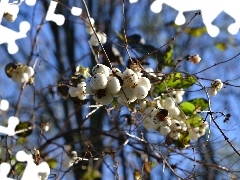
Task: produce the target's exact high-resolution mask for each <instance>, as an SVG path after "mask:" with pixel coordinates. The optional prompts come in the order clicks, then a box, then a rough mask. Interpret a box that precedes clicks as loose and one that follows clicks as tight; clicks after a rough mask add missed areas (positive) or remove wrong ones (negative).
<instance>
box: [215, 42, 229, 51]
mask: <svg viewBox="0 0 240 180" xmlns="http://www.w3.org/2000/svg"><path fill="white" fill-rule="evenodd" d="M215 47H216V48H217V49H218V50H219V51H225V50H226V49H227V45H226V44H225V43H217V44H215Z"/></svg>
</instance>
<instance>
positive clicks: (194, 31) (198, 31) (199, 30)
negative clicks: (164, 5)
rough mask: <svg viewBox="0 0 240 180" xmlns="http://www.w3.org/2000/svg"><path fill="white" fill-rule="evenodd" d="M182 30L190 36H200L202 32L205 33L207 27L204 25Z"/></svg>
mask: <svg viewBox="0 0 240 180" xmlns="http://www.w3.org/2000/svg"><path fill="white" fill-rule="evenodd" d="M184 31H185V32H186V33H188V34H189V35H191V36H195V37H200V36H202V35H203V34H205V33H207V29H206V27H205V26H204V27H199V28H189V27H188V28H185V29H184Z"/></svg>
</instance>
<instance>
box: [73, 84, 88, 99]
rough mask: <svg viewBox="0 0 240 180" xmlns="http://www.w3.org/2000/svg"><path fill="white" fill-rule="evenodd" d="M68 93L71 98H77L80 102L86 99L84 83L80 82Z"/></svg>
mask: <svg viewBox="0 0 240 180" xmlns="http://www.w3.org/2000/svg"><path fill="white" fill-rule="evenodd" d="M68 93H69V94H70V96H71V97H78V98H79V99H80V100H84V99H86V96H87V93H86V83H85V82H81V83H79V84H78V85H77V87H70V88H69V90H68Z"/></svg>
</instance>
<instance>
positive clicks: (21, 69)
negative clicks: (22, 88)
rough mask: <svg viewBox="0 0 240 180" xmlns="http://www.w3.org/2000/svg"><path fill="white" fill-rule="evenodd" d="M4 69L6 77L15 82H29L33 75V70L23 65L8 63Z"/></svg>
mask: <svg viewBox="0 0 240 180" xmlns="http://www.w3.org/2000/svg"><path fill="white" fill-rule="evenodd" d="M5 69H6V74H7V76H8V77H10V78H11V79H12V80H13V81H15V82H21V83H25V82H29V81H30V79H31V78H32V77H33V75H34V70H33V68H32V67H31V66H27V65H25V64H18V63H9V64H8V65H7V66H6V68H5Z"/></svg>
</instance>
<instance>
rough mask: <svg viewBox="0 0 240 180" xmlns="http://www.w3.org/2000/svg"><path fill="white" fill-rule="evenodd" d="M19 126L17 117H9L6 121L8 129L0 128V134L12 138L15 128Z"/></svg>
mask: <svg viewBox="0 0 240 180" xmlns="http://www.w3.org/2000/svg"><path fill="white" fill-rule="evenodd" d="M18 124H19V119H18V118H17V117H14V116H11V117H10V118H9V119H8V127H4V126H0V133H3V134H6V135H8V136H14V135H15V134H16V133H15V128H16V126H17V125H18Z"/></svg>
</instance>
